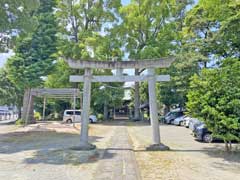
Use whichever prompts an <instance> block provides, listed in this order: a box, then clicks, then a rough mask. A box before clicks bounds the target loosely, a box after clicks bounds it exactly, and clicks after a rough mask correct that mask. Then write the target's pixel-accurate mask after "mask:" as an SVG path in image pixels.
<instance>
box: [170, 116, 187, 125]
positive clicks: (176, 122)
mask: <svg viewBox="0 0 240 180" xmlns="http://www.w3.org/2000/svg"><path fill="white" fill-rule="evenodd" d="M185 117H186V116H180V117H178V118H176V119H174V121H173V124H174V125H177V126H183V125H184V119H185Z"/></svg>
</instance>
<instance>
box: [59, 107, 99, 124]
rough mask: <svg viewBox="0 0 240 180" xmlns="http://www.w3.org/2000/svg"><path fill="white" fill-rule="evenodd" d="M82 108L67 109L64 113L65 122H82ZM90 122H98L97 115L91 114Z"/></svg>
mask: <svg viewBox="0 0 240 180" xmlns="http://www.w3.org/2000/svg"><path fill="white" fill-rule="evenodd" d="M81 114H82V110H72V109H69V110H65V111H64V113H63V122H65V123H75V122H81V120H82V118H81ZM89 122H90V123H96V122H97V117H96V116H95V115H90V116H89Z"/></svg>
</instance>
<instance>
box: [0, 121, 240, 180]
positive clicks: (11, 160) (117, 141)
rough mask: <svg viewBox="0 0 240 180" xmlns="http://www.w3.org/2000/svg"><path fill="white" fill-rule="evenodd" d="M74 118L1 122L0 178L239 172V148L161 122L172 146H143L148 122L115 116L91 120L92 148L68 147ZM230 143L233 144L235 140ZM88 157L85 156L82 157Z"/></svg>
mask: <svg viewBox="0 0 240 180" xmlns="http://www.w3.org/2000/svg"><path fill="white" fill-rule="evenodd" d="M79 128H80V127H79V124H78V125H76V126H75V127H73V126H72V125H68V124H61V123H57V122H46V123H39V124H35V125H30V126H27V127H24V128H23V127H21V128H19V127H16V126H14V125H4V126H3V125H2V126H0V167H1V169H0V179H4V178H6V177H8V178H7V179H9V180H12V179H14V180H15V179H20V180H27V179H29V180H30V179H35V180H42V179H60V180H61V179H64V180H68V179H69V180H72V179H83V180H88V179H93V180H94V179H106V180H107V179H116V177H118V179H133V177H134V179H146V180H150V179H151V180H152V179H159V180H188V179H189V180H229V179H236V178H237V177H240V154H239V153H237V152H234V153H231V154H227V153H225V152H224V151H223V149H224V148H223V146H224V144H223V143H211V144H207V143H202V142H198V141H195V140H194V138H193V136H192V135H191V131H190V130H189V129H187V128H185V127H179V126H173V125H161V127H160V131H161V139H162V142H163V143H164V144H166V145H168V146H169V147H170V148H171V151H166V152H157V151H146V150H145V148H146V147H147V146H148V145H150V144H151V137H152V136H151V135H152V134H151V126H150V125H149V124H147V123H142V122H137V123H136V122H129V121H117V122H108V123H101V124H100V123H97V124H91V125H90V128H89V132H90V142H91V143H93V144H95V145H97V147H98V150H97V152H96V153H93V154H91V153H90V154H82V153H79V152H77V153H76V152H72V151H70V150H69V148H70V147H72V146H76V145H77V143H78V141H79ZM234 148H238V147H237V145H236V144H235V145H234ZM86 157H87V158H86Z"/></svg>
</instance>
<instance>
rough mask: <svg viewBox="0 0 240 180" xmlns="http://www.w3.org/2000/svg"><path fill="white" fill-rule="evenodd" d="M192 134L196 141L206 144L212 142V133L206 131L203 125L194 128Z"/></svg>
mask: <svg viewBox="0 0 240 180" xmlns="http://www.w3.org/2000/svg"><path fill="white" fill-rule="evenodd" d="M194 134H195V136H196V138H197V140H200V141H203V142H206V143H211V142H212V141H213V140H214V139H213V136H212V133H211V132H210V131H209V130H208V129H207V127H206V126H205V124H204V123H203V124H201V125H199V126H197V127H196V129H195V130H194Z"/></svg>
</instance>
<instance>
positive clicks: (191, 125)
mask: <svg viewBox="0 0 240 180" xmlns="http://www.w3.org/2000/svg"><path fill="white" fill-rule="evenodd" d="M201 124H202V122H201V121H199V120H198V119H196V118H192V119H190V122H189V129H191V130H192V131H195V129H196V127H197V126H199V125H201Z"/></svg>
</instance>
